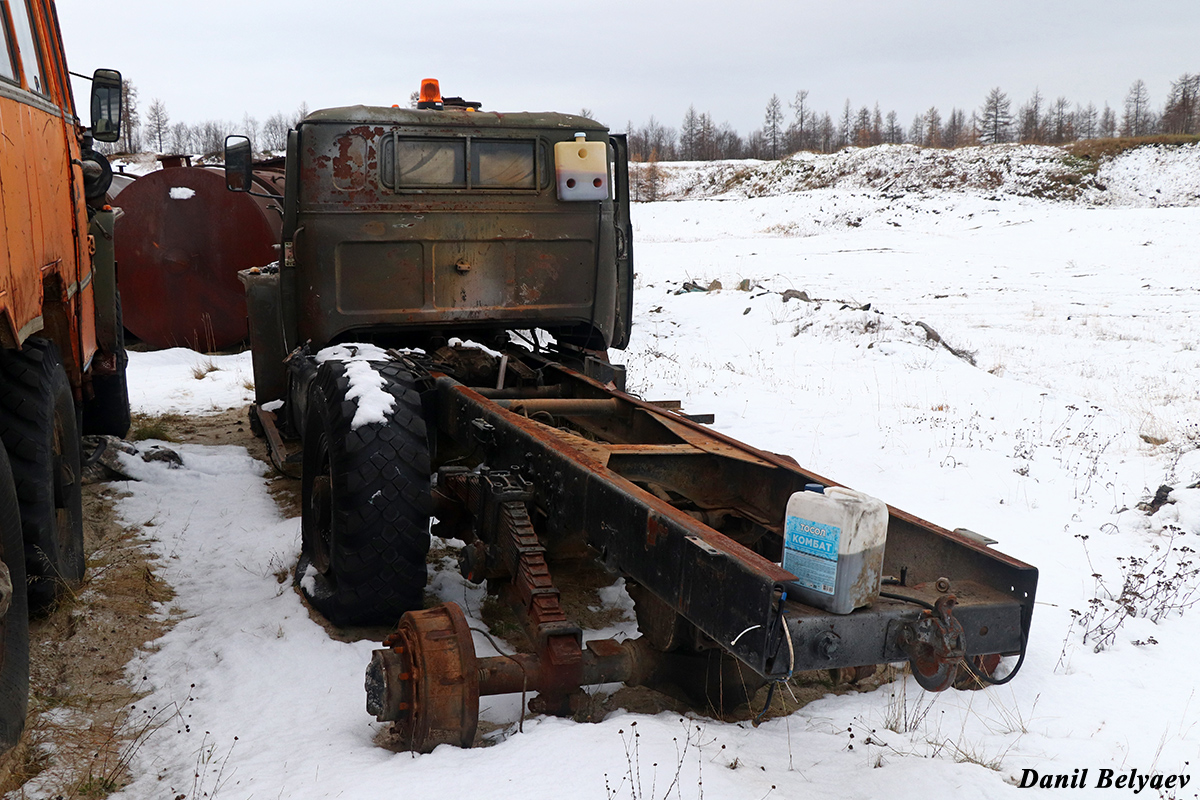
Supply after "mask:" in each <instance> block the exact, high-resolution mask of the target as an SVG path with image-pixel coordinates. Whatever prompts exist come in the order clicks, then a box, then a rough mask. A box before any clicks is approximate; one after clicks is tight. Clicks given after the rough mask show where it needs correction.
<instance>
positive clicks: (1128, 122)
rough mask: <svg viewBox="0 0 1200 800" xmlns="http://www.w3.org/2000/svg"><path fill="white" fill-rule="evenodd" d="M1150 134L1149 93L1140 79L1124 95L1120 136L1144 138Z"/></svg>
mask: <svg viewBox="0 0 1200 800" xmlns="http://www.w3.org/2000/svg"><path fill="white" fill-rule="evenodd" d="M1151 132H1152V127H1151V124H1150V92H1149V90H1148V89H1146V83H1145V81H1143V80H1142V79H1141V78H1138V79H1137V80H1136V81H1134V82H1133V85H1132V86H1130V87H1129V94H1127V95H1125V116H1123V117H1122V118H1121V135H1122V136H1145V135H1146V134H1148V133H1151Z"/></svg>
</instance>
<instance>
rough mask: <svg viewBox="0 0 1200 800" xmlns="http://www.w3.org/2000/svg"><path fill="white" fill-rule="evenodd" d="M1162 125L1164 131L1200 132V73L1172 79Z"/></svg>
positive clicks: (1186, 74)
mask: <svg viewBox="0 0 1200 800" xmlns="http://www.w3.org/2000/svg"><path fill="white" fill-rule="evenodd" d="M1161 126H1162V131H1163V133H1185V134H1190V133H1200V73H1197V74H1195V75H1191V74H1189V73H1186V72H1185V73H1184V74H1183V75H1181V76H1180V78H1179V80H1177V81H1172V83H1171V90H1170V92H1168V93H1167V104H1166V106H1165V107H1164V109H1163V115H1162V120H1161Z"/></svg>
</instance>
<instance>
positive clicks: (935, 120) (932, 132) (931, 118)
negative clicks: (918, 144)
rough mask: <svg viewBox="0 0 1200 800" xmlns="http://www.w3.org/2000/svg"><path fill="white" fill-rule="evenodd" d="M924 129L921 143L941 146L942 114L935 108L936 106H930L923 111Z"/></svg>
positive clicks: (927, 145)
mask: <svg viewBox="0 0 1200 800" xmlns="http://www.w3.org/2000/svg"><path fill="white" fill-rule="evenodd" d="M922 127H924V129H925V140H924V142H923V144H924V145H925V146H926V147H941V146H942V114H941V112H940V111H938V110H937V107H936V106H930V107H929V110H928V111H926V112H925V119H924V120H923V126H922Z"/></svg>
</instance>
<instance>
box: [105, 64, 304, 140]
mask: <svg viewBox="0 0 1200 800" xmlns="http://www.w3.org/2000/svg"><path fill="white" fill-rule="evenodd" d="M121 103H122V113H123V119H122V122H121V139H120V140H119V141H117V142H113V143H112V144H109V145H101V143H99V142H98V143H97V145H98V146H102V147H104V152H107V153H109V154H112V153H118V152H122V153H140V152H144V151H147V150H150V151H154V152H157V153H164V154H165V153H171V154H201V155H216V154H219V153H221V152H223V151H224V149H225V137H226V136H228V135H229V134H232V133H240V134H242V135H244V136H248V137H250V141H251V143H252V144H253V146H254V150H255V152H263V151H266V150H283V149H285V148H286V147H287V135H288V131H289V130H291V129H292V128H294V127H296V124H297V123H298V122H299V121H300V120H301V119H303V118H304V117H306V116H308V104H307V103H301V104H300V106H299V108H297V109H296V110H295V111H293V112H292V113H290V114H288V113H285V112H282V111H276V112H275V113H274V114H272V115H271V116H269V117H267V119H266V120H265V121H263V122H259V120H258V119H256V118H255V117H252V116H251V115H250V114H248V113H247V114H244V115H243V116H242V120H241V122H231V121H229V120H220V119H210V120H205V121H203V122H197V123H194V124H192V123H187V122H183V121H176V122H172V120H171V114H170V112H169V111H168V110H167V104H166V103H164V102H163V101H162V100H160V99H158V98H157V97H156V98H154V99H153V100H151V101H150V105H149V106H148V107H147V108H146V110H145V112H144V114H143V112H142V109H141V108H140V107H139V105H138V90H137V87H136V86H134V84H133V83H132V82H131V81H129V80H128V79H126V80H125V81H124V83H123V84H122V86H121Z"/></svg>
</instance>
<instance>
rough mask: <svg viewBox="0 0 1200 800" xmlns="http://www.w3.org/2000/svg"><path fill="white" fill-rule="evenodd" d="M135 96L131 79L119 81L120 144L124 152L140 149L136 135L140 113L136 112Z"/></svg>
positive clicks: (135, 88)
mask: <svg viewBox="0 0 1200 800" xmlns="http://www.w3.org/2000/svg"><path fill="white" fill-rule="evenodd" d="M137 96H138V90H137V87H136V86H134V85H133V81H131V80H128V79H126V80H125V81H123V82H122V83H121V116H122V120H121V144H122V145H124V147H125V152H126V153H135V152H137V151H138V150H139V149H141V137H140V136H139V135H138V127H139V125H140V123H141V115H139V114H138V107H137Z"/></svg>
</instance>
